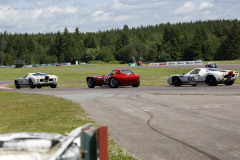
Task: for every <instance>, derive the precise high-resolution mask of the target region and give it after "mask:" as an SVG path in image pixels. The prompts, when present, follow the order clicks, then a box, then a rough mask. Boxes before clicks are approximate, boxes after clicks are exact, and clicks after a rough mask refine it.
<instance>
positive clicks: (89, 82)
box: [87, 78, 95, 88]
mask: <svg viewBox="0 0 240 160" xmlns="http://www.w3.org/2000/svg"><path fill="white" fill-rule="evenodd" d="M87 85H88V88H94V87H95V82H94V81H93V79H92V78H89V79H88V80H87Z"/></svg>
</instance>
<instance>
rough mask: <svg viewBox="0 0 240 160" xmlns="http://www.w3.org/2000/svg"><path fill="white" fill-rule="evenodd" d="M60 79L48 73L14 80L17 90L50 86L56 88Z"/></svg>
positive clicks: (31, 74) (29, 74) (27, 75)
mask: <svg viewBox="0 0 240 160" xmlns="http://www.w3.org/2000/svg"><path fill="white" fill-rule="evenodd" d="M57 82H58V77H57V76H55V75H49V74H46V73H28V74H26V75H24V76H23V77H22V78H16V79H15V80H14V83H15V86H16V88H18V89H19V88H21V87H30V88H35V87H38V88H41V87H42V86H50V87H52V88H56V86H57Z"/></svg>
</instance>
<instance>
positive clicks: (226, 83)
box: [224, 81, 234, 86]
mask: <svg viewBox="0 0 240 160" xmlns="http://www.w3.org/2000/svg"><path fill="white" fill-rule="evenodd" d="M233 83H234V81H227V82H224V84H225V85H226V86H231V85H233Z"/></svg>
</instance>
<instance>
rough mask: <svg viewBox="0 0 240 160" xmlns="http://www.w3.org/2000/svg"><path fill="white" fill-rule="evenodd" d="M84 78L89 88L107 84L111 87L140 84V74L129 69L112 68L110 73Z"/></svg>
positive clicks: (136, 85)
mask: <svg viewBox="0 0 240 160" xmlns="http://www.w3.org/2000/svg"><path fill="white" fill-rule="evenodd" d="M86 80H87V85H88V87H89V88H94V87H95V86H102V85H109V86H110V87H111V88H117V87H118V86H133V87H138V86H139V85H140V76H139V75H136V74H134V73H133V72H132V71H131V70H129V69H116V70H112V72H111V73H109V74H108V75H103V76H94V75H92V76H88V77H87V78H86Z"/></svg>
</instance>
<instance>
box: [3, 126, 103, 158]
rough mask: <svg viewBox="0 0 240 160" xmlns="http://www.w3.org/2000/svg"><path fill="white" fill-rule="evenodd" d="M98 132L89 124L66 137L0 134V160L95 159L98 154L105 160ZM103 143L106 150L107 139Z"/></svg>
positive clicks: (48, 134) (56, 134) (23, 133)
mask: <svg viewBox="0 0 240 160" xmlns="http://www.w3.org/2000/svg"><path fill="white" fill-rule="evenodd" d="M106 131H107V130H106ZM99 132H100V131H99V129H95V128H94V127H93V125H92V124H86V125H84V126H81V127H78V128H76V129H74V130H72V131H71V132H70V133H69V134H67V135H65V134H58V133H49V132H19V133H6V134H0V160H83V159H84V157H85V158H86V159H98V158H99V156H101V155H99V154H100V151H101V152H104V153H101V154H105V156H107V150H106V149H105V150H103V149H102V148H100V147H99V146H98V145H97V144H99V139H100V138H102V137H99ZM97 133H98V135H97ZM105 136H106V137H107V133H106V135H105ZM103 143H104V145H106V146H107V138H105V139H104V141H103ZM92 157H94V158H92Z"/></svg>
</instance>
